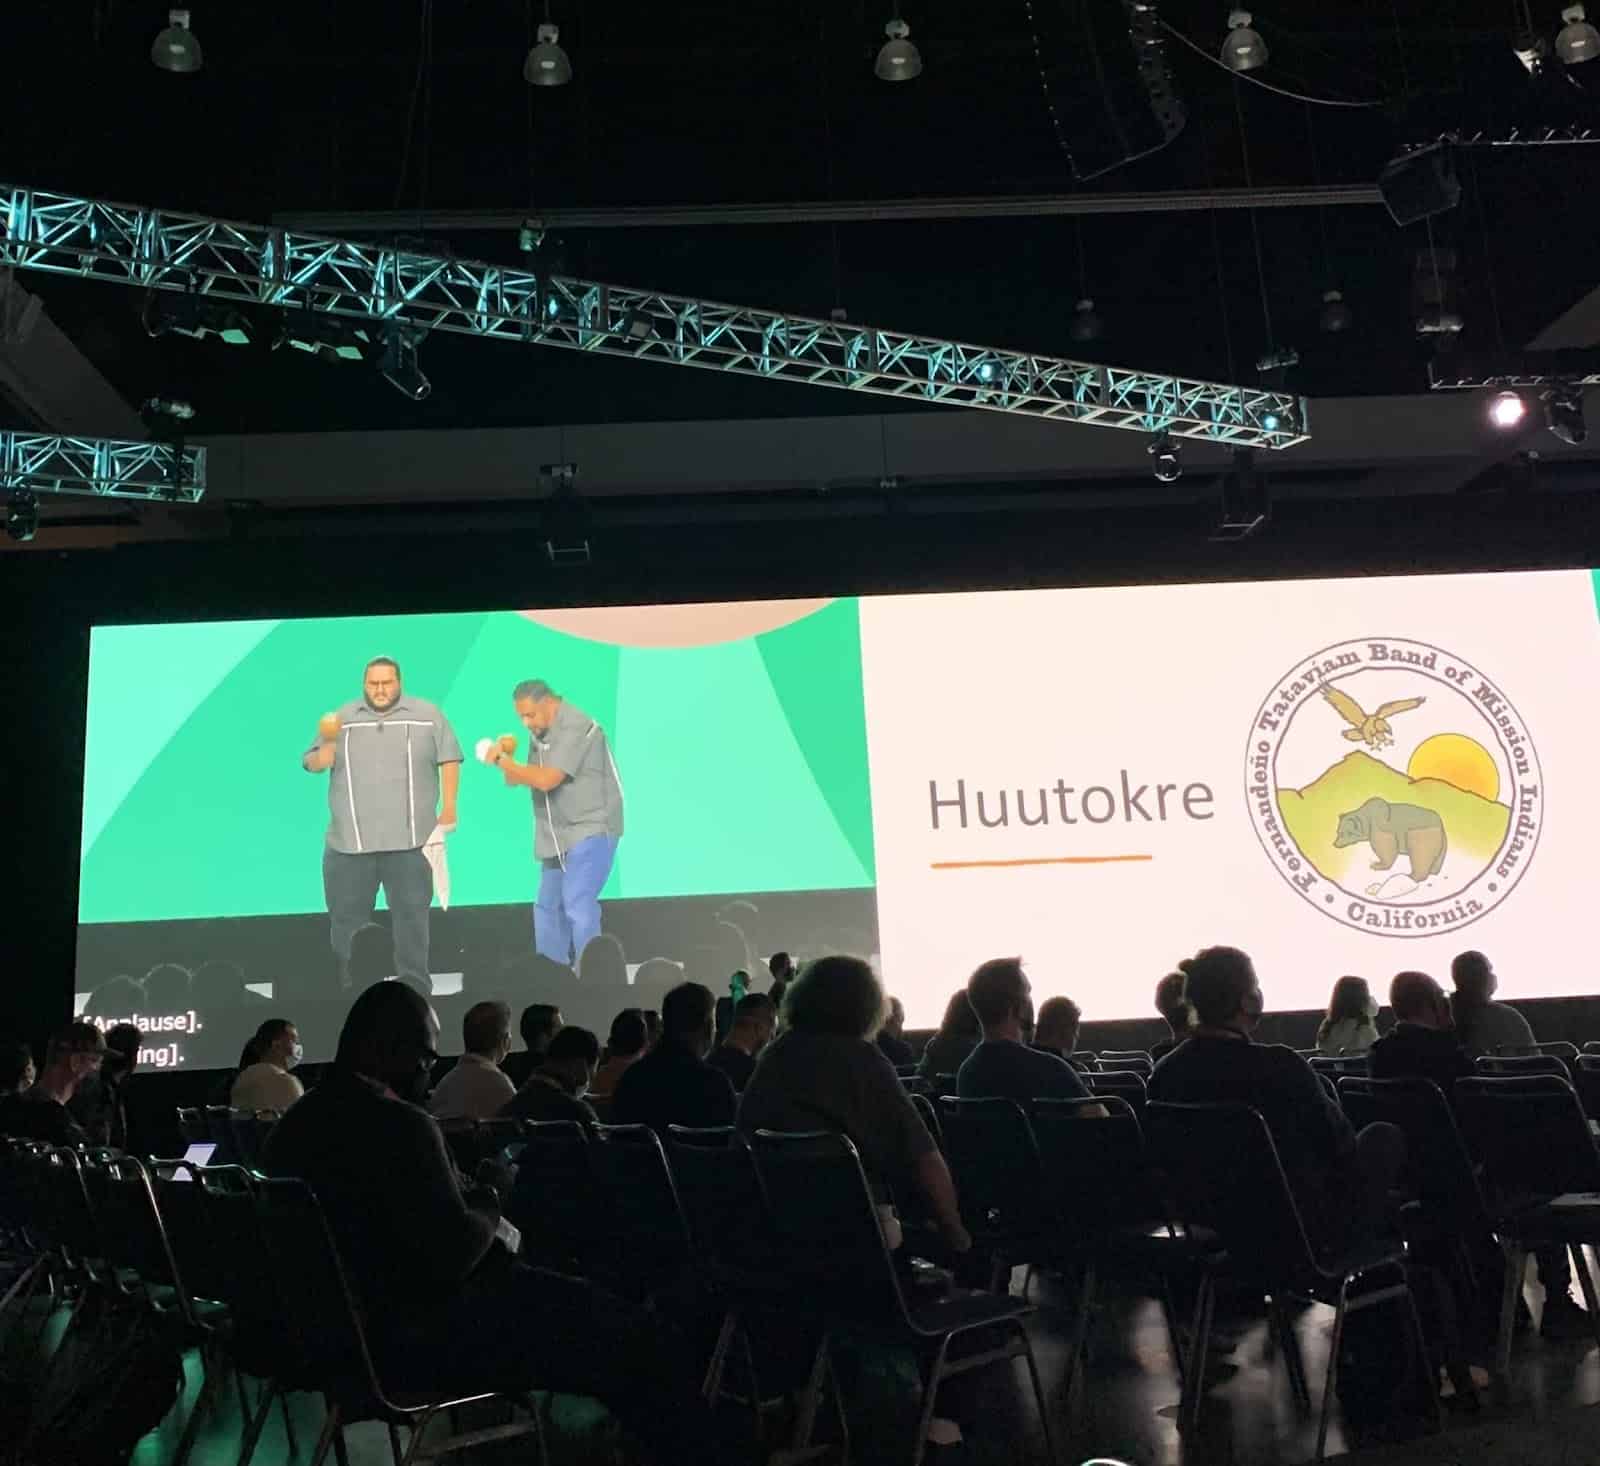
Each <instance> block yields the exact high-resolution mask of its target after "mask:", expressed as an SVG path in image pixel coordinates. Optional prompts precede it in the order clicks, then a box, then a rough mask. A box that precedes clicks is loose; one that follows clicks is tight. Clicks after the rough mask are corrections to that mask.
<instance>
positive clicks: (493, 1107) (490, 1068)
mask: <svg viewBox="0 0 1600 1466" xmlns="http://www.w3.org/2000/svg"><path fill="white" fill-rule="evenodd" d="M516 1095H517V1087H516V1085H514V1084H513V1083H512V1082H511V1081H510V1080H509V1079H507V1078H506V1076H505V1074H504V1073H503V1072H502V1071H501V1069H500V1067H499V1066H498V1065H497V1064H491V1063H490V1062H489V1061H488V1060H487V1059H486V1058H484V1057H483V1055H482V1054H463V1055H462V1056H461V1057H460V1058H459V1059H457V1060H456V1065H455V1068H453V1069H452V1070H451V1071H450V1072H449V1073H448V1074H446V1075H445V1076H444V1078H443V1079H441V1080H440V1081H439V1082H438V1084H437V1085H435V1086H434V1090H433V1093H432V1094H431V1095H429V1096H428V1110H429V1113H431V1114H432V1115H433V1117H434V1118H435V1119H436V1120H492V1119H493V1118H494V1117H495V1116H496V1115H498V1114H499V1113H500V1111H501V1109H502V1107H503V1106H504V1105H505V1104H506V1103H507V1101H509V1100H512V1099H515V1098H516Z"/></svg>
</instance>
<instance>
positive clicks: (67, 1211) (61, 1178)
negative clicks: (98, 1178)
mask: <svg viewBox="0 0 1600 1466" xmlns="http://www.w3.org/2000/svg"><path fill="white" fill-rule="evenodd" d="M42 1161H43V1169H42V1171H41V1173H40V1175H41V1178H42V1180H43V1188H42V1197H43V1200H44V1202H45V1205H46V1208H47V1214H48V1216H49V1219H50V1227H51V1229H52V1231H53V1232H54V1233H55V1236H56V1239H57V1242H58V1244H59V1245H60V1246H61V1247H62V1248H63V1249H64V1250H65V1252H66V1253H67V1255H68V1256H69V1257H71V1258H72V1259H73V1260H74V1261H76V1262H78V1263H87V1262H89V1261H90V1260H91V1259H97V1258H103V1257H105V1255H106V1248H105V1242H104V1238H103V1226H102V1222H101V1218H100V1215H99V1212H98V1210H97V1208H96V1204H95V1203H96V1200H97V1196H96V1191H95V1190H91V1185H90V1180H89V1178H88V1177H87V1176H86V1175H85V1174H84V1165H83V1160H82V1158H81V1157H80V1156H79V1155H78V1154H77V1152H76V1151H73V1150H69V1149H68V1148H66V1147H65V1146H62V1147H59V1148H57V1149H53V1150H49V1151H46V1152H45V1153H44V1155H43V1157H42ZM96 1190H98V1188H96Z"/></svg>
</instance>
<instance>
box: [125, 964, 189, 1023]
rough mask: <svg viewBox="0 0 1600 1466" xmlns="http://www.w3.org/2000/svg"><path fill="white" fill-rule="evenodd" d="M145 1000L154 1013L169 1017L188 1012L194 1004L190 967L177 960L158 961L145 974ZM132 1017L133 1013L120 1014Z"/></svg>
mask: <svg viewBox="0 0 1600 1466" xmlns="http://www.w3.org/2000/svg"><path fill="white" fill-rule="evenodd" d="M144 992H145V1002H146V1003H148V1004H149V1010H150V1012H151V1013H153V1014H158V1015H160V1016H162V1017H167V1016H170V1015H172V1014H175V1013H187V1012H188V1011H189V1009H190V1008H191V1007H192V1006H193V1005H194V986H193V983H192V981H191V979H190V975H189V969H188V968H187V967H181V966H179V965H178V963H176V962H158V963H156V965H155V966H154V967H152V968H151V969H150V970H149V971H148V972H147V973H145V975H144ZM119 1016H120V1017H124V1018H126V1017H131V1016H132V1015H131V1014H126V1013H124V1014H120V1015H119Z"/></svg>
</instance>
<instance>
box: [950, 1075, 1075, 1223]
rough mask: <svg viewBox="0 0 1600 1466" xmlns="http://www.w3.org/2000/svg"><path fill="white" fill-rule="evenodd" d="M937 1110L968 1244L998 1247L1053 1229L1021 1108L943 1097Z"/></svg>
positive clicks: (1004, 1101)
mask: <svg viewBox="0 0 1600 1466" xmlns="http://www.w3.org/2000/svg"><path fill="white" fill-rule="evenodd" d="M939 1112H940V1116H941V1120H942V1124H943V1128H944V1136H945V1157H946V1159H947V1160H948V1161H949V1163H950V1172H951V1175H952V1176H954V1178H955V1183H956V1195H957V1196H958V1197H960V1199H961V1219H962V1221H963V1222H965V1224H966V1227H967V1230H968V1231H969V1232H971V1233H972V1238H973V1241H974V1242H976V1243H978V1244H979V1245H980V1246H982V1245H990V1246H1003V1245H1005V1244H1006V1243H1008V1242H1010V1243H1013V1244H1014V1243H1016V1242H1017V1241H1019V1240H1020V1239H1023V1238H1028V1237H1039V1236H1042V1235H1044V1234H1047V1233H1049V1232H1051V1231H1053V1230H1054V1218H1053V1217H1052V1216H1051V1214H1050V1202H1049V1197H1048V1195H1047V1193H1046V1188H1045V1185H1044V1173H1043V1168H1042V1166H1041V1165H1040V1162H1039V1148H1038V1146H1037V1144H1035V1142H1034V1138H1033V1127H1032V1126H1031V1125H1029V1123H1028V1117H1027V1115H1026V1113H1024V1111H1023V1109H1022V1106H1021V1105H1019V1104H1017V1103H1016V1101H1015V1100H1009V1099H954V1098H951V1097H950V1096H948V1095H946V1096H945V1097H943V1098H942V1099H940V1101H939Z"/></svg>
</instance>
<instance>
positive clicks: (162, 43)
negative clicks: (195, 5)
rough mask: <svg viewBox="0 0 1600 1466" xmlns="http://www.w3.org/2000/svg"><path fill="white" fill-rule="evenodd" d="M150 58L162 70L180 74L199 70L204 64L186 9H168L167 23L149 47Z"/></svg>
mask: <svg viewBox="0 0 1600 1466" xmlns="http://www.w3.org/2000/svg"><path fill="white" fill-rule="evenodd" d="M150 59H151V60H152V61H153V62H155V64H156V65H157V66H158V67H160V68H161V70H162V71H172V72H176V73H178V74H179V75H180V76H181V75H185V74H187V73H188V72H191V71H199V69H200V68H201V67H202V66H203V65H204V64H205V56H204V54H203V53H202V52H201V50H200V41H199V38H198V37H196V35H195V34H194V32H193V31H191V30H190V29H189V12H188V11H187V10H169V11H168V12H167V25H166V29H164V30H163V31H162V32H161V33H160V34H159V35H158V36H157V37H156V39H155V43H154V44H153V45H152V46H151V47H150Z"/></svg>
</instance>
